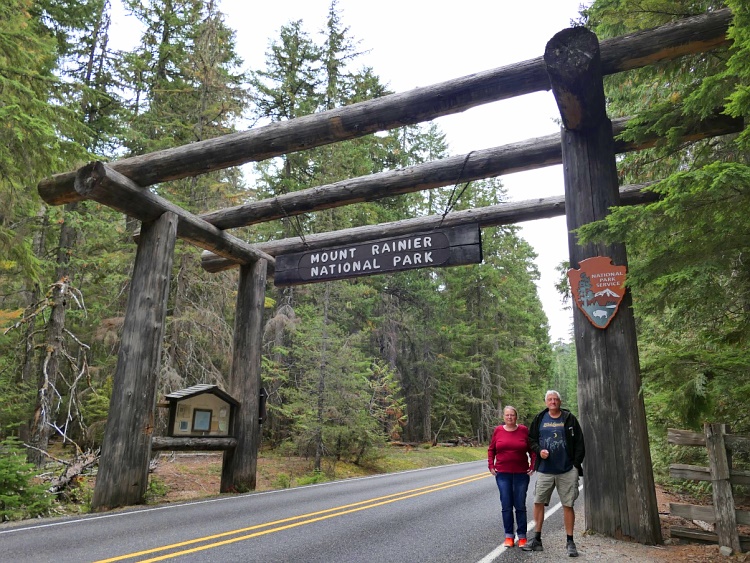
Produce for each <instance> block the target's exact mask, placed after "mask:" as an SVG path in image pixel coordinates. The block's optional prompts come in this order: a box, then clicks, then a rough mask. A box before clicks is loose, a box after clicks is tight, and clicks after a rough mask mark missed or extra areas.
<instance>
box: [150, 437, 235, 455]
mask: <svg viewBox="0 0 750 563" xmlns="http://www.w3.org/2000/svg"><path fill="white" fill-rule="evenodd" d="M236 446H237V439H236V438H232V437H231V436H215V437H200V438H199V437H187V436H185V437H178V436H154V437H153V438H152V439H151V450H152V451H175V452H180V451H212V450H231V449H232V448H234V447H236Z"/></svg>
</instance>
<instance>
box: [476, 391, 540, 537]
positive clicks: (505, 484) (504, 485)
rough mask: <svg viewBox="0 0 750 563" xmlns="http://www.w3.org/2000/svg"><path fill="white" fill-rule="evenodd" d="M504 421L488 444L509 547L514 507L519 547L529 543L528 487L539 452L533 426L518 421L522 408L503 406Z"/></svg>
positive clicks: (491, 471)
mask: <svg viewBox="0 0 750 563" xmlns="http://www.w3.org/2000/svg"><path fill="white" fill-rule="evenodd" d="M503 420H504V421H505V424H502V425H500V426H498V427H497V428H495V431H494V432H493V433H492V440H490V446H489V448H487V461H488V464H489V468H490V473H492V474H493V475H494V476H495V481H496V482H497V488H498V489H499V490H500V505H501V506H502V513H503V527H504V528H505V543H503V545H504V546H505V547H513V545H514V542H513V509H515V511H516V532H517V534H518V547H523V546H525V545H526V491H527V490H528V488H529V476H530V475H531V474H532V473H534V460H535V458H536V454H534V452H532V451H531V449H530V448H529V429H528V428H526V427H525V426H524V425H523V424H518V411H517V410H516V409H515V407H511V406H510V405H508V406H506V407H505V408H504V409H503Z"/></svg>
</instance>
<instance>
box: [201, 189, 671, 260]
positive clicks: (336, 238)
mask: <svg viewBox="0 0 750 563" xmlns="http://www.w3.org/2000/svg"><path fill="white" fill-rule="evenodd" d="M648 185H649V184H638V185H632V186H626V187H623V188H621V189H620V203H621V205H636V204H640V203H647V202H650V201H656V199H657V198H656V194H654V193H652V192H648V191H645V190H644V189H643V188H645V187H646V186H648ZM560 215H565V196H553V197H547V198H540V199H533V200H526V201H519V202H513V203H501V204H499V205H490V206H488V207H479V208H475V209H467V210H465V211H454V212H451V213H449V214H448V215H445V216H443V215H442V214H439V215H430V216H427V217H417V218H414V219H404V220H402V221H394V222H391V223H380V224H378V225H367V226H364V227H354V228H351V229H341V230H340V231H332V232H328V233H319V234H313V235H308V236H306V237H305V238H304V240H303V239H301V238H299V237H294V238H287V239H281V240H275V241H269V242H264V243H260V244H258V245H257V248H258V249H262V250H263V251H264V252H268V253H269V254H271V255H273V256H278V255H281V254H289V253H292V252H303V251H306V250H317V249H321V248H327V247H331V246H336V245H340V244H355V243H359V242H366V241H368V240H377V239H382V238H387V237H395V236H405V235H410V234H414V233H420V232H424V231H429V230H431V229H435V228H438V227H445V228H448V227H456V226H460V225H466V224H469V223H478V224H479V226H480V227H482V228H486V227H493V226H496V225H510V224H514V223H521V222H523V221H533V220H535V219H547V218H549V217H558V216H560ZM201 264H202V266H203V269H205V270H206V271H208V272H220V271H223V270H227V269H230V268H234V267H235V266H237V264H234V263H232V262H231V261H229V260H226V259H224V258H221V257H220V256H216V255H215V254H213V253H211V252H204V253H203V254H202V256H201Z"/></svg>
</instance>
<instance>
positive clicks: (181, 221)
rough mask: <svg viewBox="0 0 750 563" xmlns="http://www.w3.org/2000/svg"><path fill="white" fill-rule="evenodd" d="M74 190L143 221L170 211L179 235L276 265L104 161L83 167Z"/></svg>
mask: <svg viewBox="0 0 750 563" xmlns="http://www.w3.org/2000/svg"><path fill="white" fill-rule="evenodd" d="M75 189H76V192H77V193H79V194H80V195H81V196H82V197H83V198H84V199H92V200H94V201H97V202H99V203H102V204H104V205H107V206H109V207H111V208H112V209H116V210H118V211H122V212H123V213H125V214H127V215H128V216H130V217H133V218H135V219H138V220H140V221H144V222H150V221H154V220H156V219H158V218H159V217H160V216H161V215H162V214H164V213H165V212H167V211H171V212H173V213H174V214H175V215H177V218H178V224H177V236H178V238H181V239H183V240H186V241H187V242H190V243H191V244H194V245H195V246H198V247H200V248H203V249H204V250H209V251H211V252H213V253H214V254H216V255H218V256H221V257H222V258H224V259H225V260H231V261H232V262H233V263H239V264H251V263H253V262H256V261H257V260H266V261H267V262H268V263H269V264H270V265H273V264H275V260H274V258H273V257H271V256H269V255H268V254H266V253H265V252H262V251H259V250H257V249H256V248H255V247H253V246H252V245H250V244H247V243H246V242H244V241H242V240H240V239H238V238H237V237H235V236H232V235H230V234H228V233H225V232H224V231H222V230H221V229H219V228H217V227H215V226H214V225H212V224H211V223H208V222H206V221H204V220H203V219H201V218H199V217H196V216H195V215H193V214H192V213H188V212H187V211H185V210H184V209H182V208H181V207H179V206H177V205H174V204H173V203H170V202H169V201H167V200H165V199H164V198H162V197H159V196H158V195H156V194H154V193H153V192H151V191H150V190H147V189H144V188H142V187H141V186H139V185H137V184H136V183H135V182H133V181H132V180H130V179H129V178H127V177H125V176H123V175H122V174H120V173H119V172H117V171H116V170H114V169H112V168H111V167H110V166H108V165H107V164H104V163H102V162H95V163H92V164H89V165H87V166H84V167H83V168H81V169H80V170H79V171H78V174H77V176H76V181H75Z"/></svg>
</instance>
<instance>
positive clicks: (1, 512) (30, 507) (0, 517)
mask: <svg viewBox="0 0 750 563" xmlns="http://www.w3.org/2000/svg"><path fill="white" fill-rule="evenodd" d="M34 477H35V475H34V466H33V465H31V464H30V463H26V452H25V450H24V448H23V445H22V444H21V442H20V441H19V440H18V439H17V438H6V439H5V440H3V441H2V442H0V521H3V522H5V521H7V520H21V519H23V518H34V517H36V516H42V515H45V514H47V513H48V512H49V509H50V507H51V506H52V503H53V500H54V499H53V497H52V495H51V494H49V493H48V492H47V490H46V487H45V486H44V485H43V484H38V483H34Z"/></svg>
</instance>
